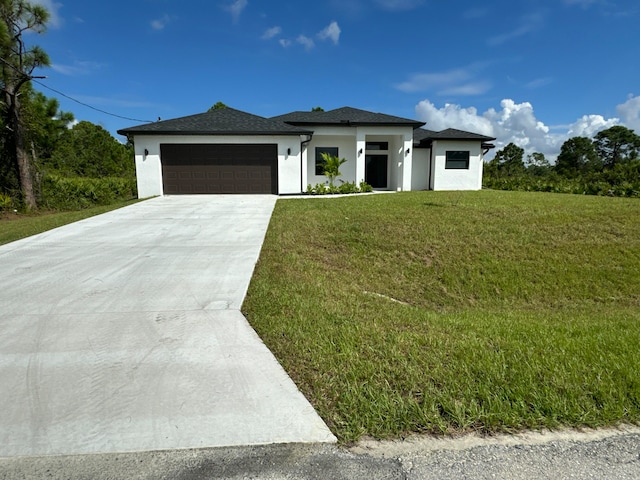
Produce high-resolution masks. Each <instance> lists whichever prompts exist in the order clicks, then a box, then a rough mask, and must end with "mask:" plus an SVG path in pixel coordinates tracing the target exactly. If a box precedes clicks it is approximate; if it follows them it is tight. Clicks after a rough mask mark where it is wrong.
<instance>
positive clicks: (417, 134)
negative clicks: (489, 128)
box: [413, 128, 495, 147]
mask: <svg viewBox="0 0 640 480" xmlns="http://www.w3.org/2000/svg"><path fill="white" fill-rule="evenodd" d="M434 140H462V141H476V142H478V141H479V142H490V141H492V140H495V138H493V137H487V136H486V135H480V134H478V133H473V132H466V131H464V130H458V129H455V128H447V129H445V130H442V131H440V132H435V131H433V130H427V129H425V128H416V129H415V130H414V131H413V143H414V145H416V146H418V145H419V146H423V147H426V146H429V145H430V144H431V142H433V141H434Z"/></svg>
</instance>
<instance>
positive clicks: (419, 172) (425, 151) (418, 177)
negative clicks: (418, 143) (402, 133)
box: [411, 148, 431, 190]
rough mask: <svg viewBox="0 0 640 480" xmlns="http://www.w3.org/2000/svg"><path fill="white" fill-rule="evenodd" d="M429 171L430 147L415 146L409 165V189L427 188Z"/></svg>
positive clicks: (428, 186)
mask: <svg viewBox="0 0 640 480" xmlns="http://www.w3.org/2000/svg"><path fill="white" fill-rule="evenodd" d="M430 171H431V149H430V148H416V149H415V150H414V152H413V162H412V167H411V190H429V189H430V188H431V186H430V185H429V173H430Z"/></svg>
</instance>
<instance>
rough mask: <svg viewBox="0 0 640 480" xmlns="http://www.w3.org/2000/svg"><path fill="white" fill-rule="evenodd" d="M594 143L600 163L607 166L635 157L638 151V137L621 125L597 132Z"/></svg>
mask: <svg viewBox="0 0 640 480" xmlns="http://www.w3.org/2000/svg"><path fill="white" fill-rule="evenodd" d="M594 144H595V148H596V152H597V153H598V155H599V156H600V158H601V159H602V163H603V164H604V166H605V167H609V168H610V167H614V166H616V165H617V164H618V163H620V162H623V161H627V160H633V159H635V158H637V157H638V151H640V137H639V136H638V135H636V134H635V133H633V130H630V129H628V128H627V127H623V126H622V125H616V126H613V127H611V128H608V129H606V130H602V131H601V132H598V134H597V135H596V136H595V141H594Z"/></svg>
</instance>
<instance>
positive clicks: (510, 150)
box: [489, 143, 524, 176]
mask: <svg viewBox="0 0 640 480" xmlns="http://www.w3.org/2000/svg"><path fill="white" fill-rule="evenodd" d="M523 157H524V149H523V148H520V147H519V146H517V145H516V144H515V143H510V144H509V145H507V146H506V147H504V148H503V149H502V150H498V151H497V152H496V156H495V157H494V158H493V160H491V162H489V163H490V164H493V166H494V167H495V168H496V169H497V170H498V171H499V172H503V173H505V174H506V175H507V176H513V175H518V174H521V173H524V161H523Z"/></svg>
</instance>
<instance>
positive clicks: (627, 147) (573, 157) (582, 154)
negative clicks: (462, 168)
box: [483, 125, 640, 197]
mask: <svg viewBox="0 0 640 480" xmlns="http://www.w3.org/2000/svg"><path fill="white" fill-rule="evenodd" d="M523 156H524V150H523V149H522V148H520V147H518V146H517V145H514V144H513V143H510V144H509V145H507V146H506V147H505V148H504V149H502V150H499V151H498V152H497V153H496V156H495V158H494V159H493V160H491V161H490V162H489V163H488V164H486V165H485V169H484V178H483V185H484V186H485V187H487V188H493V189H499V190H525V191H542V192H556V193H578V194H587V195H609V196H619V197H640V136H638V135H636V134H635V133H634V132H633V130H630V129H628V128H626V127H623V126H620V125H617V126H614V127H611V128H609V129H607V130H603V131H601V132H599V133H598V134H596V135H595V137H594V138H593V139H591V138H587V137H573V138H570V139H569V140H567V141H566V142H564V144H563V145H562V148H561V150H560V154H559V155H558V159H557V162H556V163H555V165H551V164H550V163H549V161H548V160H547V159H546V158H545V156H544V155H543V154H541V153H537V152H536V153H533V154H531V155H529V156H528V157H527V160H526V162H525V161H524V160H523Z"/></svg>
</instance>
